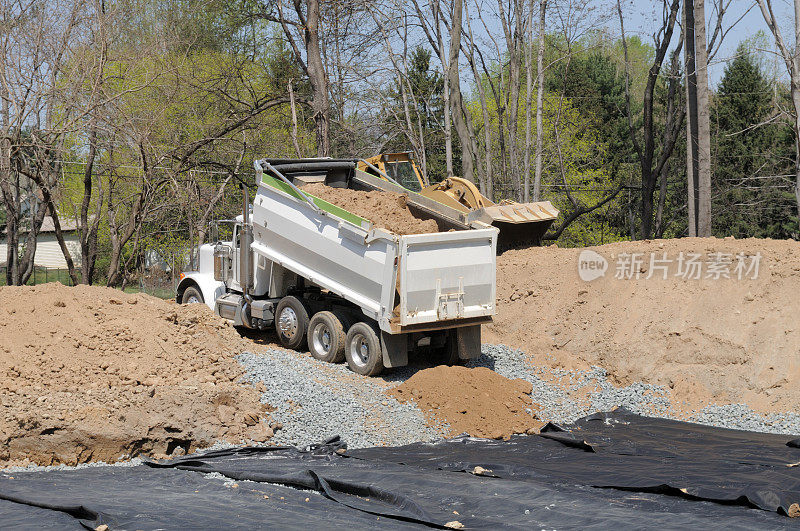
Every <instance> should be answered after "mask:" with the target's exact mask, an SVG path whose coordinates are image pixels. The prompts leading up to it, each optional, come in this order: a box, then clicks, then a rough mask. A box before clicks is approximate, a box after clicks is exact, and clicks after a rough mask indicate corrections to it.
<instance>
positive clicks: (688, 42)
mask: <svg viewBox="0 0 800 531" xmlns="http://www.w3.org/2000/svg"><path fill="white" fill-rule="evenodd" d="M694 18H695V17H694V4H693V2H692V0H686V1H685V2H684V24H683V27H684V42H685V45H684V48H683V49H684V55H685V64H686V185H687V197H688V202H689V209H688V211H689V236H697V234H698V225H699V224H698V212H699V208H698V200H699V197H700V189H699V180H698V174H699V165H698V145H697V140H698V127H697V125H698V112H697V67H696V61H695V43H696V39H695V34H694V33H695V20H694Z"/></svg>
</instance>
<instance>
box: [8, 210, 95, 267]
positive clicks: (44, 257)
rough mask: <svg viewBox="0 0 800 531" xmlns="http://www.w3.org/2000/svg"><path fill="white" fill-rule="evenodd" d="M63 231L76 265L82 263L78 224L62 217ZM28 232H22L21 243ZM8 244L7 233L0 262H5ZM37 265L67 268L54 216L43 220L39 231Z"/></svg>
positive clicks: (35, 263) (35, 261)
mask: <svg viewBox="0 0 800 531" xmlns="http://www.w3.org/2000/svg"><path fill="white" fill-rule="evenodd" d="M60 221H61V233H62V234H63V235H64V243H66V245H67V249H69V252H70V254H71V255H72V261H73V262H74V263H75V265H76V266H78V265H80V263H81V244H80V240H79V236H78V226H77V224H76V223H75V222H74V221H71V220H68V219H61V220H60ZM26 236H27V234H26V233H20V238H19V239H20V243H23V242H24V240H25V237H26ZM7 248H8V247H7V245H6V241H5V234H3V240H0V264H2V263H4V262H5V259H6V251H7ZM33 263H34V265H35V266H39V267H47V268H49V269H66V268H67V261H66V260H64V253H62V252H61V246H59V245H58V239H56V230H55V227H54V226H53V218H52V217H50V216H46V217H45V218H44V221H42V228H41V230H40V231H39V236H38V238H37V239H36V255H35V256H34V258H33Z"/></svg>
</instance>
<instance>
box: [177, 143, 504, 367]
mask: <svg viewBox="0 0 800 531" xmlns="http://www.w3.org/2000/svg"><path fill="white" fill-rule="evenodd" d="M254 165H255V169H256V178H257V181H258V191H257V193H256V196H255V199H254V201H253V203H252V205H249V201H248V198H247V196H248V193H247V187H243V193H244V202H245V205H246V206H245V208H244V209H243V214H242V215H240V216H239V217H238V218H237V219H236V220H229V222H230V223H231V224H232V226H233V228H232V231H231V233H232V237H231V240H230V241H216V242H215V243H212V244H205V245H202V246H200V248H199V252H198V259H197V270H196V271H187V272H184V273H183V274H182V275H181V282H180V284H179V285H178V288H177V300H178V302H179V303H205V304H207V305H208V306H209V307H210V308H211V309H213V310H214V312H215V313H216V314H218V315H220V316H222V317H224V318H226V319H229V320H231V321H233V323H234V324H235V325H236V326H240V327H246V328H250V329H255V330H267V329H268V328H270V327H273V326H274V328H275V331H276V332H277V335H278V339H279V341H280V343H281V344H282V345H283V346H285V347H287V348H292V349H297V350H302V349H305V348H306V347H307V348H308V350H309V351H310V352H311V354H312V355H313V356H314V357H315V358H317V359H319V360H323V361H327V362H334V363H336V362H341V361H344V360H346V361H347V364H348V365H349V367H350V368H351V369H352V370H353V371H354V372H356V373H358V374H363V375H376V374H379V373H380V372H381V371H382V370H383V369H384V368H388V367H400V366H404V365H407V364H408V359H409V355H410V354H411V355H412V356H413V355H417V354H419V355H427V356H435V357H436V358H437V362H441V363H450V364H452V363H457V362H458V361H459V360H464V359H468V358H473V357H477V356H478V355H479V354H480V327H481V325H482V324H484V323H487V322H490V321H491V319H492V315H493V314H494V312H495V287H496V285H495V254H496V253H495V251H496V245H497V232H498V231H497V229H495V228H494V227H491V226H489V225H486V224H484V223H481V222H469V223H467V222H466V221H465V220H464V218H463V217H459V213H458V212H456V211H452V212H451V211H449V210H448V208H447V207H444V206H443V205H439V204H437V203H435V202H434V201H431V200H430V199H428V198H424V197H422V196H416V194H414V193H413V192H408V191H407V190H405V189H402V188H401V187H399V186H398V185H397V184H396V183H393V182H391V180H389V181H387V180H384V179H379V178H376V177H374V176H372V175H369V174H366V173H364V172H361V171H359V170H358V169H357V168H356V163H355V161H347V160H333V159H298V160H291V159H289V160H286V159H284V160H259V161H256V162H255V164H254ZM307 182H318V183H324V184H326V185H328V186H334V187H340V188H342V187H349V188H353V189H362V190H374V189H380V190H384V191H401V190H402V192H403V193H404V194H406V195H405V196H404V197H407V202H408V207H409V208H410V209H411V210H412V212H414V213H415V215H418V216H420V217H427V218H429V219H434V220H436V221H437V223H438V225H439V227H440V229H439V230H441V231H442V232H434V233H427V234H414V235H397V234H394V233H392V232H389V231H387V230H384V229H381V228H377V227H375V226H373V223H372V222H371V221H369V220H367V219H364V218H361V217H359V216H356V215H354V214H352V213H351V212H348V211H347V210H346V208H345V207H346V205H334V204H331V203H329V202H327V201H324V200H322V199H320V198H318V197H315V196H312V195H310V194H307V193H305V192H303V189H302V184H303V183H307ZM248 206H249V208H248ZM213 233H214V231H212V234H213Z"/></svg>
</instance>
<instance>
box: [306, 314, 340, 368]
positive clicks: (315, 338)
mask: <svg viewBox="0 0 800 531" xmlns="http://www.w3.org/2000/svg"><path fill="white" fill-rule="evenodd" d="M306 339H307V340H308V350H309V352H311V355H312V356H314V357H315V358H317V359H318V360H320V361H327V362H328V363H340V362H342V361H344V344H345V341H346V340H347V334H345V331H344V325H343V324H342V321H341V320H340V319H339V318H338V317H336V315H334V314H333V313H331V312H317V313H315V314H314V317H312V318H311V320H310V321H309V322H308V334H307V337H306Z"/></svg>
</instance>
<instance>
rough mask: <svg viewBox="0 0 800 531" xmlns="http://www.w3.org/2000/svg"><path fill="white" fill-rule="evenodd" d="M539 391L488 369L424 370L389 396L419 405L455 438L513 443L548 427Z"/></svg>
mask: <svg viewBox="0 0 800 531" xmlns="http://www.w3.org/2000/svg"><path fill="white" fill-rule="evenodd" d="M532 389H533V386H532V385H531V384H530V382H526V381H525V380H520V379H515V380H509V379H508V378H505V377H503V376H500V375H499V374H497V373H496V372H494V371H492V370H490V369H487V368H485V367H476V368H474V369H468V368H466V367H447V366H445V365H440V366H438V367H433V368H431V369H424V370H421V371H419V372H418V373H416V374H415V375H414V376H412V377H411V378H409V379H408V380H406V381H405V382H404V383H403V384H401V385H400V386H398V387H396V388H394V389H392V390H390V391H389V394H390V395H392V396H394V397H395V398H397V399H398V400H400V401H401V402H407V401H413V402H414V403H416V404H417V406H419V408H420V409H422V410H423V411H424V412H425V414H426V415H428V418H429V420H430V421H431V423H432V424H434V425H439V424H441V423H444V422H446V423H447V424H449V425H450V435H459V434H461V433H468V434H470V435H472V436H473V437H489V438H492V439H500V438H508V437H509V436H510V435H512V434H514V433H525V432H528V433H534V432H536V431H538V429H539V428H540V427H541V426H542V424H543V423H542V422H539V421H538V420H537V418H536V417H535V416H534V415H533V414H530V413H528V412H526V411H525V410H526V408H527V409H529V410H531V411H532V412H533V413H534V414H535V413H536V411H538V409H539V406H538V405H535V404H533V403H532V401H531V397H530V394H531V391H532Z"/></svg>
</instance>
